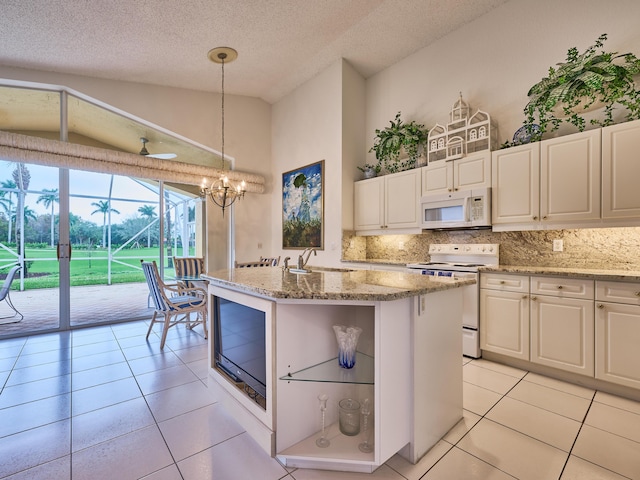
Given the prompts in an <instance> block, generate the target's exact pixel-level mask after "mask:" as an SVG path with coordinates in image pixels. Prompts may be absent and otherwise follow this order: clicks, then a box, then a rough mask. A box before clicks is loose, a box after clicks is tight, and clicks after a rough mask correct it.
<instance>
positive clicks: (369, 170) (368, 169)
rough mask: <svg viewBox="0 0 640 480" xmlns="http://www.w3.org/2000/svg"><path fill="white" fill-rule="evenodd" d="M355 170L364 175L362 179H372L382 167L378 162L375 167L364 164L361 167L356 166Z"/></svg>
mask: <svg viewBox="0 0 640 480" xmlns="http://www.w3.org/2000/svg"><path fill="white" fill-rule="evenodd" d="M357 168H358V170H360V171H361V172H362V173H364V178H373V177H375V176H376V175H378V174H379V173H380V170H381V168H382V166H381V165H380V162H378V164H377V165H372V164H370V163H365V164H364V165H363V166H362V167H360V166H358V167H357Z"/></svg>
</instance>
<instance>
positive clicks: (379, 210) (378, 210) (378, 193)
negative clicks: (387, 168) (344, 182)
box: [353, 177, 384, 230]
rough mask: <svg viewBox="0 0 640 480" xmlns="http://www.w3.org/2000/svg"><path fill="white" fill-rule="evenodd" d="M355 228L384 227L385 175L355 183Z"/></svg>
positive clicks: (373, 228)
mask: <svg viewBox="0 0 640 480" xmlns="http://www.w3.org/2000/svg"><path fill="white" fill-rule="evenodd" d="M354 217H355V218H354V222H353V223H354V228H355V230H377V229H380V228H384V177H377V178H371V179H369V180H362V181H360V182H356V183H355V184H354Z"/></svg>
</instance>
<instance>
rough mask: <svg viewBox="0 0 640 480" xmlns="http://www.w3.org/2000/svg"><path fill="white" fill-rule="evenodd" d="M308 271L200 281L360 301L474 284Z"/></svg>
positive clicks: (271, 270) (276, 294)
mask: <svg viewBox="0 0 640 480" xmlns="http://www.w3.org/2000/svg"><path fill="white" fill-rule="evenodd" d="M309 268H311V269H312V272H311V273H309V274H295V273H290V272H288V271H287V272H285V271H283V270H282V268H280V267H260V268H239V269H231V270H218V271H216V272H212V273H209V274H208V275H203V278H205V279H206V280H208V281H209V283H210V285H217V286H220V287H225V288H230V289H232V290H237V291H242V292H246V293H251V294H255V295H259V296H263V297H269V298H275V299H284V298H286V299H314V300H363V301H385V300H396V299H400V298H407V297H413V296H416V295H423V294H426V293H432V292H437V291H441V290H448V289H450V288H457V287H460V286H463V285H471V284H474V283H476V282H475V280H473V279H470V280H469V279H465V280H451V279H440V280H433V279H432V278H429V277H427V276H424V275H416V274H413V273H403V272H386V271H385V272H383V271H379V270H346V271H345V270H338V269H322V267H309Z"/></svg>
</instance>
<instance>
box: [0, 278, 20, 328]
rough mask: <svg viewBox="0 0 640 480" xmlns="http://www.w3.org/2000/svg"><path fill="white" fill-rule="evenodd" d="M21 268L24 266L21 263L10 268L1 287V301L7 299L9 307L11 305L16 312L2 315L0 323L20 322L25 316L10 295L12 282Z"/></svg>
mask: <svg viewBox="0 0 640 480" xmlns="http://www.w3.org/2000/svg"><path fill="white" fill-rule="evenodd" d="M21 268H22V267H21V266H20V265H16V266H14V267H12V268H11V270H9V273H7V278H5V279H4V283H3V284H2V289H0V302H3V301H6V302H7V305H9V307H11V310H13V312H14V313H13V315H7V316H5V317H0V325H3V324H7V323H18V322H21V321H22V319H23V318H24V316H23V315H22V314H21V313H20V312H19V311H18V309H17V308H16V307H15V306H14V305H13V302H12V301H11V296H10V292H11V283H13V279H14V278H15V277H16V274H17V273H18V271H19V270H20V269H21ZM18 315H19V316H20V318H19V319H17V320H15V318H16V317H17V316H18ZM5 319H10V320H5Z"/></svg>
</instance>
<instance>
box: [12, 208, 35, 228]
mask: <svg viewBox="0 0 640 480" xmlns="http://www.w3.org/2000/svg"><path fill="white" fill-rule="evenodd" d="M23 212H24V223H25V224H27V223H29V220H37V219H38V215H37V214H36V212H35V211H33V210H31V208H29V207H28V206H26V205H25V207H24V209H23ZM11 219H12V220H13V221H14V222H16V224H17V223H18V209H17V208H16V209H15V210H14V211H13V212H11Z"/></svg>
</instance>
